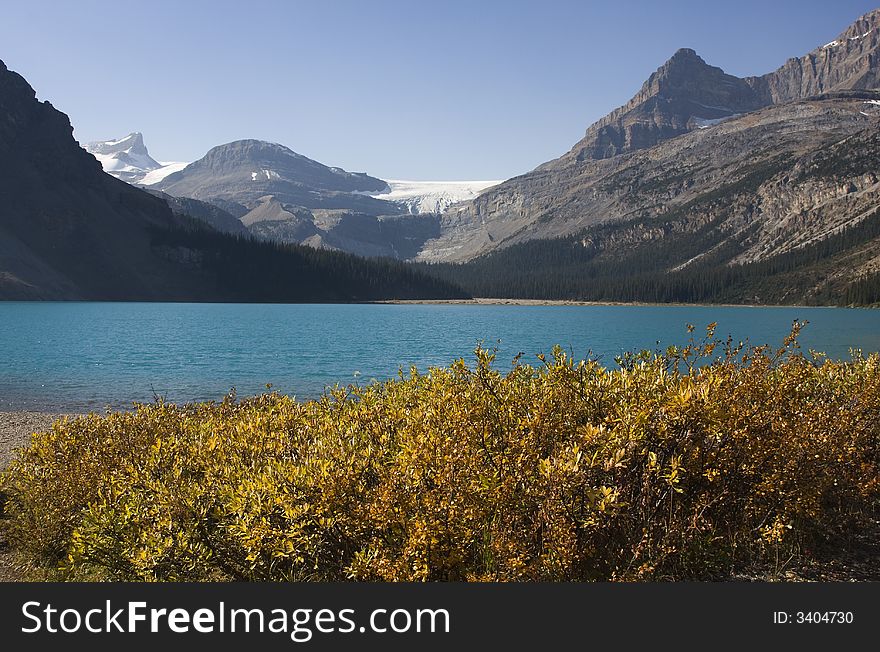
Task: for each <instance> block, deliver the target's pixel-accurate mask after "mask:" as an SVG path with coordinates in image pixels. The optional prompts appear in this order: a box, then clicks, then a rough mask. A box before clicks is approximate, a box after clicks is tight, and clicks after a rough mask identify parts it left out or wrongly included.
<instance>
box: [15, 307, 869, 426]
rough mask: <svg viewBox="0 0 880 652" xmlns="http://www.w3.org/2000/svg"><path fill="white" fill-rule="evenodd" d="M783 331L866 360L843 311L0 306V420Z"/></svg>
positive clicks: (860, 319)
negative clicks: (11, 414) (477, 358)
mask: <svg viewBox="0 0 880 652" xmlns="http://www.w3.org/2000/svg"><path fill="white" fill-rule="evenodd" d="M795 319H800V320H804V319H806V320H809V322H810V324H809V326H807V328H806V329H805V330H804V332H803V336H802V338H801V341H802V343H803V345H804V347H805V348H807V347H812V348H814V349H817V350H821V351H824V352H826V353H828V354H829V355H831V356H834V357H847V356H848V351H849V349H850V348H851V347H857V348H861V349H862V350H864V351H866V352H867V351H877V350H880V311H878V310H851V309H843V308H738V307H714V306H700V307H691V306H479V305H274V304H273V305H259V304H258V305H254V304H179V303H36V302H34V303H18V302H6V303H4V302H0V410H18V409H34V410H58V409H61V410H84V409H98V410H100V409H103V408H104V407H106V406H112V407H117V408H118V407H127V406H130V405H131V403H132V402H133V401H150V400H152V397H153V396H154V393H155V394H156V395H163V396H165V397H166V398H167V399H168V400H173V401H177V402H186V401H192V400H211V399H220V398H222V397H223V395H224V394H226V393H227V392H228V391H229V390H230V388H231V387H233V386H234V387H235V388H236V390H237V392H238V394H239V396H246V395H251V394H255V393H259V392H261V391H265V386H266V384H267V383H271V384H272V385H273V387H274V388H275V389H278V390H279V391H282V392H285V393H289V394H295V395H297V396H300V397H314V396H316V395H318V394H320V393H321V392H322V391H323V389H324V387H325V386H327V385H332V384H335V383H340V384H343V385H345V384H348V383H351V382H355V381H357V382H360V383H364V382H368V381H369V380H370V379H372V378H378V379H385V378H389V377H393V376H395V375H396V374H397V370H398V368H399V367H401V366H403V367H404V368H405V369H408V368H409V366H410V365H411V364H415V365H416V366H417V367H419V368H420V369H425V368H427V367H428V366H432V365H447V364H449V363H450V362H451V361H452V360H454V359H456V358H460V357H464V358H466V359H467V358H469V357H470V356H471V353H472V351H473V349H474V347H475V346H476V344H477V343H478V342H480V341H482V342H483V343H484V344H485V345H486V346H498V348H499V349H500V351H499V355H498V359H499V362H502V363H506V362H509V360H510V359H511V358H512V357H513V356H514V355H516V354H517V353H518V352H520V351H522V352H523V353H525V354H526V355H525V357H524V359H526V360H532V361H533V360H534V357H533V355H534V354H537V353H548V352H549V351H550V350H551V349H552V347H553V345H554V344H560V345H562V346H563V347H564V348H565V349H566V350H570V351H571V352H573V353H574V355H576V356H578V357H583V356H584V355H586V354H587V353H588V352H589V351H592V352H593V353H594V354H598V355H601V356H603V359H604V360H606V361H607V362H608V363H609V364H613V358H614V356H615V355H618V354H620V353H622V352H624V351H628V350H640V349H644V348H655V347H656V346H657V342H658V341H659V342H660V343H661V345H662V346H664V347H665V346H666V345H668V344H683V343H685V342H686V341H687V339H688V335H687V333H686V330H685V326H686V324H688V323H692V324H694V325H696V326H697V328H698V331H699V330H702V329H703V328H704V327H705V325H706V324H708V323H710V322H712V321H717V322H718V329H717V335H719V336H722V337H723V336H726V335H727V334H731V335H733V336H734V338H735V339H737V340H740V339H746V338H749V339H750V340H751V342H752V343H755V344H759V343H770V344H779V343H780V342H781V341H782V338H783V337H784V336H785V335H786V334H788V332H789V329H790V326H791V323H792V321H793V320H795ZM499 340H500V342H499Z"/></svg>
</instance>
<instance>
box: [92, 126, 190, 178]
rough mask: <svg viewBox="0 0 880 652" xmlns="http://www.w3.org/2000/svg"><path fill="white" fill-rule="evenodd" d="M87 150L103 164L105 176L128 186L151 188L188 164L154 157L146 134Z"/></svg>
mask: <svg viewBox="0 0 880 652" xmlns="http://www.w3.org/2000/svg"><path fill="white" fill-rule="evenodd" d="M85 150H86V151H87V152H89V153H90V154H91V155H92V156H94V157H95V158H96V159H98V161H99V162H100V163H101V166H102V167H103V168H104V172H106V173H107V174H112V175H113V176H114V177H116V178H117V179H122V180H123V181H127V182H128V183H139V184H143V185H151V184H154V183H158V182H159V181H161V180H162V179H164V178H165V177H167V176H168V175H169V174H171V173H173V172H177V171H178V170H182V169H183V168H185V167H186V166H187V163H177V162H169V163H160V162H159V161H157V160H155V159H154V158H153V157H151V156H150V153H149V152H148V151H147V147H146V145H144V137H143V134H141V133H139V132H134V133H130V134H128V135H127V136H126V137H125V138H120V139H118V140H102V141H97V142H93V143H88V144H86V145H85Z"/></svg>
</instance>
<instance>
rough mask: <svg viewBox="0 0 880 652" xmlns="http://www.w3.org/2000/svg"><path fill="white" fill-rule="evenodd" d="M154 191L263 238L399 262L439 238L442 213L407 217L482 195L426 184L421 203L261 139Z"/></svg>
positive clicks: (468, 188) (218, 150) (233, 146)
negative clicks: (220, 213) (191, 201)
mask: <svg viewBox="0 0 880 652" xmlns="http://www.w3.org/2000/svg"><path fill="white" fill-rule="evenodd" d="M477 183H478V184H479V182H477ZM151 188H155V189H158V190H160V191H162V192H164V193H167V194H169V195H173V196H176V197H190V198H196V199H199V200H201V201H205V202H209V203H211V204H214V205H215V206H218V207H220V208H222V209H224V210H225V211H227V212H229V213H231V214H232V215H234V216H235V217H237V218H239V219H240V220H241V222H242V223H243V224H244V225H245V226H246V227H247V229H248V231H249V232H250V233H252V234H253V235H254V236H256V237H257V238H260V239H262V240H267V241H271V242H279V243H287V244H305V245H308V246H311V247H314V248H318V249H331V250H340V251H345V252H349V253H354V254H357V255H359V256H367V257H380V256H382V257H389V258H398V259H400V258H411V257H413V256H415V255H416V254H417V253H418V251H419V250H420V248H421V246H422V244H423V243H424V242H425V241H426V240H428V239H430V238H434V237H436V236H437V235H439V226H438V224H439V223H438V217H437V215H433V214H430V215H420V216H418V219H416V217H417V216H415V215H413V216H412V219H409V220H405V219H403V216H407V217H409V216H410V214H411V213H417V212H419V211H418V210H415V209H417V208H418V207H420V206H421V205H422V204H425V205H427V204H431V205H432V206H433V207H438V206H442V207H445V206H446V204H447V202H449V201H453V200H454V199H456V198H457V196H458V195H461V196H462V197H464V196H474V194H473V192H474V191H473V184H471V185H468V184H459V185H457V186H456V185H455V184H454V183H453V184H452V185H450V184H446V185H439V186H434V187H431V188H430V189H426V187H425V185H424V184H422V185H421V186H419V189H418V190H417V192H419V193H420V194H419V196H418V198H417V199H416V195H415V194H414V193H413V192H412V188H410V190H409V191H403V192H402V193H401V192H400V188H399V187H398V189H397V190H396V191H395V189H394V188H392V187H391V186H389V185H388V184H387V183H386V182H385V181H383V180H381V179H377V178H375V177H371V176H368V175H366V174H363V173H352V172H346V171H345V170H343V169H341V168H338V167H329V166H326V165H324V164H322V163H319V162H317V161H314V160H312V159H309V158H307V157H305V156H302V155H301V154H297V153H296V152H294V151H293V150H291V149H289V148H287V147H285V146H283V145H278V144H275V143H268V142H264V141H259V140H240V141H236V142H233V143H227V144H226V145H220V146H218V147H214V148H213V149H211V150H210V151H209V152H208V153H207V154H206V155H205V156H204V157H203V158H201V159H200V160H198V161H196V162H194V163H191V164H190V165H188V166H187V167H186V168H184V169H183V170H181V171H180V172H177V173H175V174H172V175H169V176H168V177H166V178H165V179H164V180H162V181H161V182H159V183H157V184H155V185H153V186H151ZM413 201H415V202H416V203H415V204H408V203H407V202H413Z"/></svg>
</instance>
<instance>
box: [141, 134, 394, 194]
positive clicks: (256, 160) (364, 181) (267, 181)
mask: <svg viewBox="0 0 880 652" xmlns="http://www.w3.org/2000/svg"><path fill="white" fill-rule="evenodd" d="M153 187H154V188H156V189H157V190H162V191H164V192H167V193H168V194H171V195H175V196H179V197H193V198H195V199H202V200H205V201H217V200H222V201H231V202H236V203H238V204H241V205H242V206H246V207H248V208H252V207H253V206H255V205H256V204H257V203H258V202H259V200H260V198H261V197H263V196H266V195H273V196H275V197H276V198H277V199H278V200H279V201H282V202H285V203H288V204H293V205H295V206H305V207H309V208H317V207H326V208H344V207H348V206H349V205H352V206H353V205H358V206H360V205H361V204H363V203H364V202H367V203H372V204H373V205H374V208H376V209H377V210H378V209H379V208H385V204H384V203H383V202H377V200H373V199H372V198H369V197H364V196H362V195H359V194H356V195H349V194H348V193H366V192H378V191H382V190H384V189H386V188H387V184H386V183H385V182H384V181H382V180H380V179H376V178H373V177H370V176H367V175H366V174H360V173H354V172H346V171H345V170H343V169H342V168H339V167H328V166H326V165H323V164H322V163H319V162H318V161H314V160H312V159H310V158H307V157H306V156H303V155H302V154H298V153H296V152H294V151H293V150H292V149H290V148H288V147H285V146H284V145H279V144H277V143H270V142H266V141H262V140H236V141H233V142H231V143H226V144H224V145H218V146H216V147H213V148H211V149H210V150H209V151H208V153H207V154H205V156H203V157H202V158H200V159H199V160H198V161H195V162H194V163H191V164H190V165H189V166H187V167H186V168H185V169H183V170H181V171H179V172H176V173H174V174H171V175H169V176H167V177H166V178H165V179H163V180H162V181H161V182H159V183H157V184H156V185H155V186H153ZM338 193H346V197H335V194H338ZM328 204H329V205H328Z"/></svg>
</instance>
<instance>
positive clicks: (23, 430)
mask: <svg viewBox="0 0 880 652" xmlns="http://www.w3.org/2000/svg"><path fill="white" fill-rule="evenodd" d="M64 416H67V415H65V414H53V413H49V412H0V469H3V468H5V467H6V465H7V464H9V462H10V461H11V460H12V458H13V457H14V456H15V449H16V448H20V447H22V446H25V445H27V443H28V441H29V440H30V437H31V434H33V433H35V432H42V431H44V430H48V429H49V428H51V427H52V424H53V423H54V422H55V421H57V420H58V419H60V418H62V417H64Z"/></svg>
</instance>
